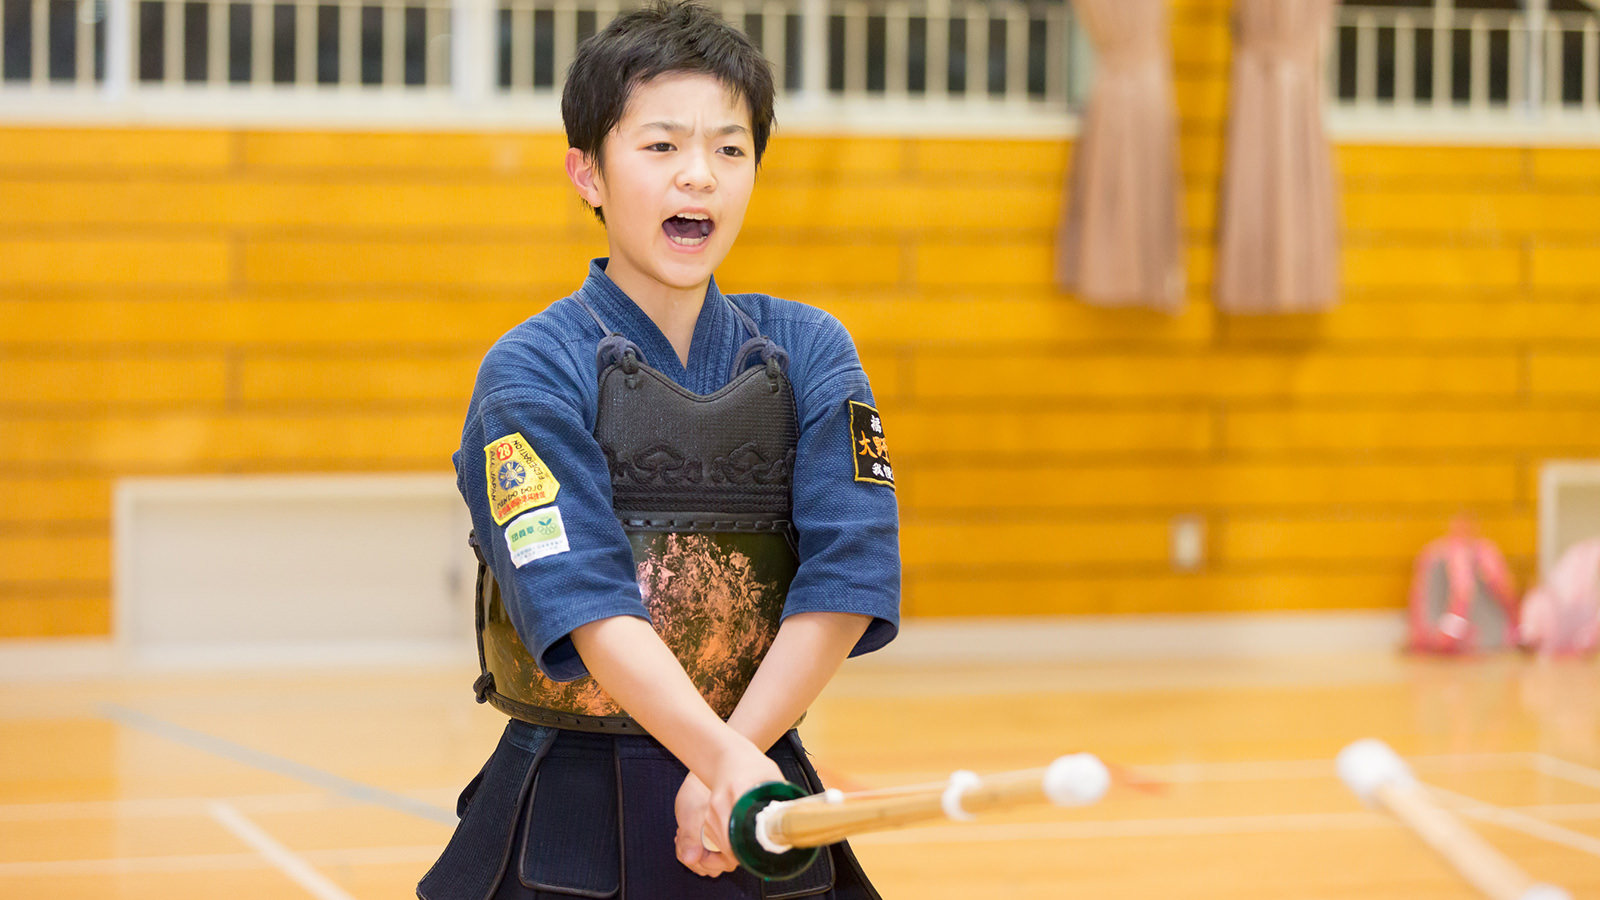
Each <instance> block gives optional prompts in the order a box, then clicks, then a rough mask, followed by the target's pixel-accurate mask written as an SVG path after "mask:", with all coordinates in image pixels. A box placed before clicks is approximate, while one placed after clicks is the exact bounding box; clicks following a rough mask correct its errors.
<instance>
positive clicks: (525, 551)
mask: <svg viewBox="0 0 1600 900" xmlns="http://www.w3.org/2000/svg"><path fill="white" fill-rule="evenodd" d="M506 548H507V549H509V550H510V551H511V562H512V564H513V565H515V566H516V567H517V568H519V569H520V568H522V567H523V566H525V565H527V564H528V563H531V562H533V561H534V560H536V559H543V558H545V557H546V556H554V555H556V554H557V553H565V552H567V551H568V550H570V549H572V548H571V547H569V546H568V545H567V529H566V526H564V525H563V524H562V523H561V510H560V508H558V507H555V506H547V507H545V508H544V509H536V510H534V511H533V512H531V513H526V514H524V515H521V516H518V517H517V518H515V519H512V520H511V524H509V525H507V526H506Z"/></svg>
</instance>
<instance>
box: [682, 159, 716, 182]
mask: <svg viewBox="0 0 1600 900" xmlns="http://www.w3.org/2000/svg"><path fill="white" fill-rule="evenodd" d="M678 186H679V187H681V188H683V189H684V190H690V191H709V190H711V189H712V188H714V187H716V186H717V178H716V176H715V175H713V174H712V172H711V164H710V160H708V159H706V157H705V155H704V154H700V153H688V154H685V155H684V161H683V168H682V169H681V170H680V171H679V172H678Z"/></svg>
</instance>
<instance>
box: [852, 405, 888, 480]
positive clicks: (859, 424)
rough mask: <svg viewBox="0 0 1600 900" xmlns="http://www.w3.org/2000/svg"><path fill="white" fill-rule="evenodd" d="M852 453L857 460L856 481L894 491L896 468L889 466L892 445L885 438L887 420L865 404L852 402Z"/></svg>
mask: <svg viewBox="0 0 1600 900" xmlns="http://www.w3.org/2000/svg"><path fill="white" fill-rule="evenodd" d="M850 449H851V452H852V453H853V454H854V456H855V460H856V480H857V481H866V482H870V483H872V484H887V485H888V486H889V487H894V466H892V465H890V464H889V441H888V439H886V438H885V437H884V436H883V419H882V418H881V417H879V415H878V411H877V410H875V409H873V408H872V407H870V406H868V405H866V404H865V403H857V402H856V401H854V400H851V401H850Z"/></svg>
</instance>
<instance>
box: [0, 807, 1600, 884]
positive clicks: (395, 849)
mask: <svg viewBox="0 0 1600 900" xmlns="http://www.w3.org/2000/svg"><path fill="white" fill-rule="evenodd" d="M1450 799H1451V800H1455V799H1456V797H1455V796H1454V795H1451V796H1450ZM1460 799H1461V800H1462V801H1465V805H1468V806H1478V805H1487V804H1482V803H1481V801H1476V800H1472V799H1471V798H1460ZM1456 808H1457V809H1458V810H1459V811H1460V812H1461V813H1462V814H1463V815H1470V813H1469V812H1468V811H1467V810H1466V809H1465V808H1462V807H1460V806H1458V807H1456ZM1497 809H1498V808H1497ZM1499 811H1500V812H1502V813H1506V814H1510V815H1515V816H1523V814H1525V813H1537V814H1539V815H1550V816H1553V817H1560V818H1566V817H1570V818H1581V819H1600V804H1594V803H1580V804H1573V805H1571V806H1560V805H1551V804H1543V805H1538V806H1525V807H1512V808H1506V809H1500V810H1499ZM1524 818H1525V816H1524ZM1534 821H1538V820H1534ZM1542 824H1543V825H1546V826H1549V827H1551V828H1555V827H1556V826H1553V825H1549V823H1542ZM1400 827H1401V826H1400V825H1399V824H1398V823H1396V822H1394V821H1393V820H1392V819H1390V818H1388V817H1387V816H1383V815H1380V814H1378V813H1375V812H1370V811H1367V810H1352V811H1350V812H1328V813H1282V814H1265V815H1243V816H1193V817H1175V818H1170V819H1122V820H1116V819H1110V820H1107V819H1097V820H1090V821H1079V822H1028V823H1006V824H974V825H962V826H932V827H925V828H914V829H908V830H906V831H892V832H880V833H877V834H864V835H859V836H857V837H855V838H853V839H852V841H853V842H855V843H858V844H915V843H929V844H939V843H951V844H960V843H1003V842H1008V841H1060V840H1093V839H1119V838H1121V839H1127V838H1160V837H1205V836H1226V835H1239V834H1274V833H1314V832H1317V831H1330V830H1338V831H1366V830H1375V829H1387V828H1400ZM1510 827H1515V826H1510ZM1561 830H1562V831H1563V832H1566V835H1565V836H1566V837H1571V836H1576V838H1577V840H1578V842H1579V843H1584V842H1587V841H1592V840H1595V839H1593V838H1589V837H1587V836H1586V835H1582V834H1578V833H1577V832H1567V831H1566V829H1561ZM438 855H439V848H438V847H437V846H435V845H431V844H430V845H404V846H399V845H397V846H378V847H349V848H326V849H320V850H307V851H304V852H303V853H301V854H300V856H301V858H302V859H304V860H306V861H307V862H308V863H311V864H315V865H323V866H342V865H389V864H401V863H406V864H409V863H427V862H431V861H432V860H434V859H436V858H437V857H438ZM264 865H265V863H264V862H263V860H262V859H261V858H260V857H259V856H256V855H254V854H240V853H233V854H210V855H194V856H151V857H123V858H112V859H63V860H38V861H19V862H0V878H6V877H27V876H35V877H38V876H46V877H48V876H65V875H102V874H123V873H133V874H138V873H156V872H181V871H199V870H207V869H249V868H260V867H262V866H264Z"/></svg>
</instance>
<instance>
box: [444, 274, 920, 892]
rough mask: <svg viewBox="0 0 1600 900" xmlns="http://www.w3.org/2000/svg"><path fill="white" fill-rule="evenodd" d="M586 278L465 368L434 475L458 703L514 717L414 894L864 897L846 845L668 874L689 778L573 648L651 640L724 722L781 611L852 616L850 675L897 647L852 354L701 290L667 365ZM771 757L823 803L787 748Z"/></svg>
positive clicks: (881, 466)
mask: <svg viewBox="0 0 1600 900" xmlns="http://www.w3.org/2000/svg"><path fill="white" fill-rule="evenodd" d="M606 262H607V261H606V260H604V259H600V260H596V261H594V262H593V263H592V264H591V265H590V270H589V277H588V278H587V280H586V281H585V282H584V285H583V287H582V288H581V289H580V290H579V291H578V292H577V293H576V294H574V295H572V296H571V297H568V298H566V299H565V300H562V301H559V302H557V303H556V304H554V305H552V306H551V307H550V309H548V310H546V311H545V312H544V313H541V314H540V315H538V316H535V317H534V318H532V319H529V320H528V321H527V322H524V323H523V324H522V325H520V326H518V327H517V328H515V329H513V330H512V331H511V332H509V333H508V334H507V335H506V336H505V337H503V338H502V339H501V340H500V341H499V342H498V343H497V344H496V345H495V347H494V348H493V349H492V350H491V351H490V352H489V354H488V356H486V357H485V359H484V363H483V365H482V367H481V369H480V370H479V374H478V383H477V386H476V389H475V390H474V393H473V400H472V406H471V410H470V412H469V415H468V418H467V423H466V427H465V428H464V430H463V434H462V444H461V450H460V452H459V453H458V454H456V456H455V462H456V472H457V484H458V487H459V488H460V490H461V493H462V496H463V497H464V498H465V499H466V501H467V505H468V508H469V510H470V512H471V514H472V522H473V529H474V541H473V543H474V546H475V548H476V550H477V552H478V554H479V559H480V563H481V565H480V567H479V588H478V598H477V631H478V641H479V661H480V663H481V668H482V675H481V676H480V678H479V679H478V681H477V683H476V684H475V685H474V688H475V690H476V692H477V694H478V699H479V701H480V702H488V703H489V704H491V705H493V706H494V707H495V708H496V709H498V710H500V711H501V712H504V713H506V714H507V715H509V716H510V717H511V721H510V722H509V723H508V724H507V727H506V731H505V733H504V735H503V736H502V737H501V740H500V743H499V746H498V747H497V748H496V749H495V751H494V753H493V754H492V755H491V756H490V758H489V760H488V762H487V763H485V765H484V767H483V769H482V771H480V772H479V773H478V775H477V776H476V777H475V778H473V779H472V781H471V783H469V784H468V785H467V787H466V789H465V790H464V791H463V792H462V794H461V797H460V799H459V801H458V802H457V814H458V815H459V816H460V817H461V822H460V824H459V825H458V826H457V829H456V832H455V834H454V835H453V836H452V838H451V840H450V842H449V844H448V845H447V846H446V848H445V850H444V853H443V854H442V855H441V857H440V858H439V860H438V862H437V863H435V864H434V866H433V868H432V869H431V870H429V872H428V873H427V875H425V876H424V877H423V879H422V881H421V883H420V884H419V885H418V888H417V895H418V896H419V897H420V898H423V900H532V898H540V900H553V898H561V897H609V898H617V900H657V898H660V900H697V898H706V900H713V898H715V900H722V898H727V900H734V898H788V897H817V898H822V900H878V894H877V891H876V890H875V889H874V888H873V887H872V886H871V884H870V883H869V882H868V881H867V879H866V876H865V875H864V874H863V873H862V871H861V868H860V866H859V865H858V864H857V862H856V860H855V856H854V854H853V853H852V852H851V851H850V848H849V847H848V845H846V844H842V843H841V844H837V845H834V846H833V847H831V848H829V849H828V850H827V851H826V852H824V853H822V854H820V855H819V856H818V858H817V861H816V863H814V864H813V865H812V866H811V867H810V868H808V869H807V870H806V871H805V872H803V873H802V874H800V875H799V876H797V877H796V878H794V879H791V880H786V881H773V882H763V881H762V880H761V879H760V878H758V877H756V876H754V875H752V874H750V873H748V872H746V871H744V870H743V869H738V870H735V871H733V872H729V873H726V874H723V875H722V876H720V877H718V878H715V879H710V878H704V877H702V876H699V875H696V874H695V873H694V872H692V871H690V870H689V869H688V868H686V867H685V866H684V865H683V864H682V863H680V862H679V861H678V859H677V856H676V852H675V846H674V834H675V832H676V829H677V819H676V816H675V814H674V810H673V804H674V800H675V798H676V796H677V792H678V790H679V788H680V787H681V786H682V784H683V781H684V778H685V777H686V776H687V774H688V770H687V769H686V768H685V767H684V766H683V764H682V763H680V762H679V761H678V760H677V759H676V758H675V757H674V756H673V755H672V754H671V753H670V752H668V751H667V750H666V749H665V748H664V747H663V746H662V745H661V744H660V743H659V742H657V741H656V740H654V739H653V738H651V737H650V736H649V735H648V734H647V733H646V732H645V731H644V730H643V729H642V728H641V727H640V726H639V724H638V723H637V722H635V721H634V720H633V719H632V718H630V717H629V716H628V715H627V714H626V712H625V711H623V710H622V709H621V708H620V707H619V706H618V705H617V704H616V702H615V701H614V700H612V699H611V698H610V697H609V696H608V695H607V694H606V693H605V692H604V691H603V690H601V688H600V686H599V685H598V684H597V683H596V682H595V681H594V680H593V678H591V677H589V676H588V674H587V671H586V670H585V668H584V666H583V662H582V660H581V659H580V658H579V657H578V654H577V651H576V650H575V649H574V647H573V645H572V641H571V638H570V634H571V632H572V630H573V629H575V628H577V627H579V626H581V625H584V624H586V623H588V622H592V621H596V620H598V619H601V618H606V617H609V616H613V615H632V616H638V617H641V618H646V619H648V620H650V621H651V623H652V625H653V626H654V627H655V629H656V631H657V632H658V633H659V634H661V636H662V638H663V640H664V641H665V642H666V644H667V645H668V647H670V648H671V649H672V650H673V652H674V653H675V655H677V657H678V659H679V661H680V662H681V663H683V665H684V669H685V671H686V672H687V673H688V675H689V677H690V679H691V680H692V681H693V682H694V683H695V685H696V686H697V687H698V688H699V689H700V691H701V694H702V695H703V696H704V697H705V698H706V700H707V702H708V703H709V704H710V705H711V707H712V708H713V709H714V710H716V712H717V713H718V714H719V715H721V716H723V717H724V718H726V717H727V716H729V715H730V714H731V713H732V712H733V709H734V707H735V706H736V705H737V703H738V701H739V698H740V697H741V696H742V695H743V692H744V689H745V687H747V686H748V684H749V682H750V679H751V678H752V677H753V676H754V674H755V670H756V667H757V666H758V665H759V663H760V661H761V659H762V657H763V656H764V655H765V653H766V651H767V648H768V647H769V646H770V645H771V643H772V640H773V638H774V637H775V636H776V634H777V630H778V627H779V624H780V622H781V620H782V618H783V617H785V616H787V615H791V614H794V613H799V612H811V611H827V612H845V613H858V614H863V615H868V616H872V617H873V618H872V622H871V624H870V625H869V626H868V627H867V630H866V632H865V634H863V636H862V638H861V640H860V641H859V642H858V643H857V645H856V646H855V647H854V648H853V649H852V651H851V655H852V656H854V655H858V654H861V653H866V652H870V651H872V650H876V649H878V648H880V647H882V646H883V645H884V644H887V643H888V642H889V641H890V640H891V639H892V638H893V637H894V634H895V632H896V630H897V629H898V623H899V555H898V540H897V529H898V525H897V518H896V509H895V501H894V494H893V470H892V469H891V468H889V460H888V456H887V447H886V444H885V442H884V438H883V429H882V423H881V422H880V421H879V419H878V416H877V413H876V411H875V410H874V409H873V408H872V405H871V404H872V397H871V394H870V391H869V389H868V385H867V381H866V376H865V374H864V373H863V372H862V370H861V367H860V363H859V362H858V360H857V358H856V354H855V349H854V347H853V345H852V344H851V342H850V339H849V335H848V334H847V333H846V332H845V331H844V328H843V326H841V325H840V324H839V323H838V322H837V321H836V320H834V319H833V318H832V317H831V316H828V315H827V314H826V313H823V312H821V311H820V310H817V309H814V308H811V307H807V306H804V305H801V304H797V303H790V302H786V301H782V300H777V299H775V298H772V297H768V296H765V295H761V294H743V295H738V296H737V297H728V296H724V295H723V294H722V293H721V292H720V291H718V290H717V287H716V284H715V282H712V283H711V285H710V287H709V289H708V290H707V294H706V299H705V304H704V306H703V307H702V309H701V312H700V316H699V319H698V321H697V322H696V325H695V331H694V336H693V339H692V343H691V350H690V360H689V365H688V366H687V367H685V366H683V365H681V364H680V363H679V360H678V356H677V353H676V352H675V351H674V350H673V348H672V346H671V344H670V342H668V340H667V339H666V337H665V335H663V334H662V333H661V331H660V329H659V328H658V327H656V325H655V324H654V322H652V321H651V320H650V319H649V317H648V316H647V315H645V313H644V312H643V311H642V310H640V309H639V307H638V306H637V305H635V304H634V303H633V301H632V300H630V299H629V298H628V297H627V295H626V294H624V293H623V292H622V291H621V289H619V288H618V287H617V286H616V285H615V284H614V283H613V282H612V281H611V279H610V278H609V277H607V275H606V274H605V264H606ZM635 341H637V343H635ZM597 372H598V376H597V374H596V373H597ZM768 755H769V756H770V757H771V758H772V759H773V760H774V761H775V762H776V763H777V765H778V768H779V770H780V771H782V772H783V774H784V777H785V778H786V779H788V780H790V781H793V782H795V783H797V784H800V785H802V786H804V787H806V788H808V789H810V790H811V791H820V790H821V789H822V784H821V782H820V781H819V779H818V777H817V773H816V770H815V769H814V768H812V766H811V764H810V763H809V762H808V761H807V759H806V753H805V750H804V748H803V747H802V746H801V744H800V739H799V736H798V735H797V733H796V732H795V731H794V730H793V729H791V730H790V731H789V732H788V733H787V734H785V735H784V736H783V737H782V738H780V739H779V740H778V742H777V743H776V745H775V746H773V747H772V749H771V750H770V751H769V752H768Z"/></svg>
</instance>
